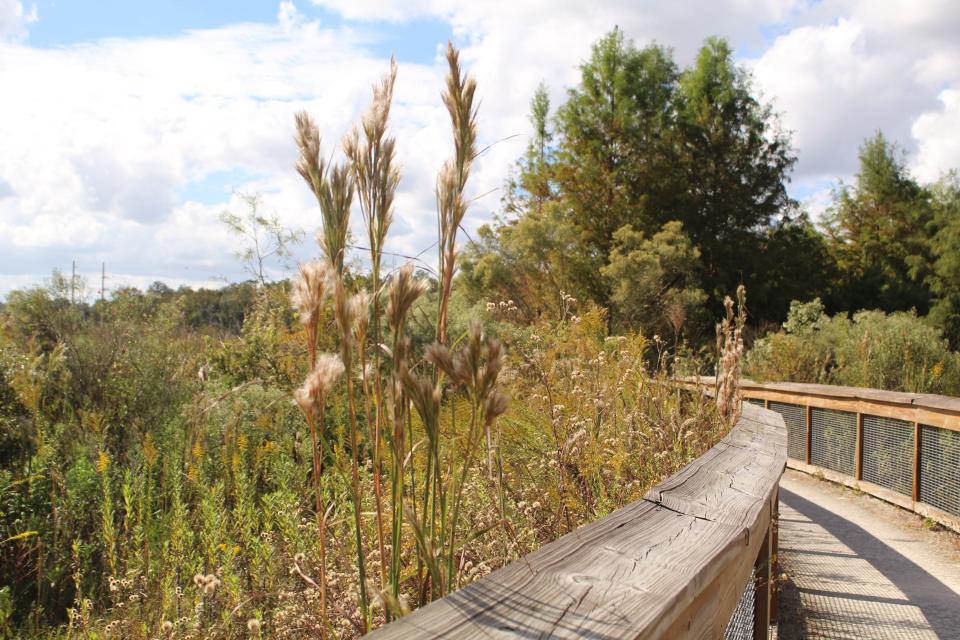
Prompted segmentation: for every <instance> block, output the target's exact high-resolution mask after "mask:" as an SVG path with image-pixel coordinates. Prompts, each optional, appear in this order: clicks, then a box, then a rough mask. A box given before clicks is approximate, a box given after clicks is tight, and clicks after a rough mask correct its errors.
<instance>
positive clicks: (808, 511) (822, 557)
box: [779, 470, 960, 640]
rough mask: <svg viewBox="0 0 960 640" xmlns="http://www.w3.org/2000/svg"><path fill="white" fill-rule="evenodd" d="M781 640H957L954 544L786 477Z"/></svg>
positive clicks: (893, 514) (895, 512) (871, 505)
mask: <svg viewBox="0 0 960 640" xmlns="http://www.w3.org/2000/svg"><path fill="white" fill-rule="evenodd" d="M779 557H780V563H781V571H782V572H783V573H785V574H786V584H785V585H784V588H783V590H782V596H781V603H780V612H781V630H780V640H791V638H830V639H831V640H842V639H846V638H850V639H857V640H859V639H869V638H904V639H910V640H913V639H914V638H916V639H918V640H919V639H921V638H922V639H924V640H926V639H928V638H953V639H958V640H960V538H958V537H957V536H955V535H953V534H952V533H950V532H946V531H932V530H930V529H929V528H926V527H924V526H923V522H922V520H921V519H920V518H919V517H917V516H915V515H913V514H910V513H907V512H905V511H903V510H902V509H899V508H897V507H894V506H892V505H888V504H886V503H884V502H881V501H880V500H877V499H875V498H871V497H869V496H867V495H865V494H859V493H856V492H854V491H851V490H849V489H845V488H843V487H840V486H838V485H835V484H832V483H829V482H824V481H821V480H818V479H816V478H813V477H811V476H808V475H806V474H803V473H799V472H796V471H790V470H787V472H786V473H785V474H784V476H783V480H782V482H781V483H780V551H779Z"/></svg>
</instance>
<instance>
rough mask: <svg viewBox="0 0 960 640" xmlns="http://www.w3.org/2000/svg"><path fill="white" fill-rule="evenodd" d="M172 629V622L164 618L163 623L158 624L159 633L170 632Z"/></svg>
mask: <svg viewBox="0 0 960 640" xmlns="http://www.w3.org/2000/svg"><path fill="white" fill-rule="evenodd" d="M171 631H173V623H172V622H170V621H169V620H164V621H163V624H162V625H160V633H170V632H171Z"/></svg>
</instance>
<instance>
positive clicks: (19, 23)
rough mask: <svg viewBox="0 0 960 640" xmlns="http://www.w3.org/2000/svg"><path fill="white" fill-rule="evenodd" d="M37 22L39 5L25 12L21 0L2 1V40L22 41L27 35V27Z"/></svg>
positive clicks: (0, 22)
mask: <svg viewBox="0 0 960 640" xmlns="http://www.w3.org/2000/svg"><path fill="white" fill-rule="evenodd" d="M36 21H37V5H31V6H30V9H29V10H25V9H24V6H23V2H21V1H20V0H0V40H2V39H4V38H12V39H20V38H23V37H24V36H25V35H26V34H27V25H28V24H30V23H32V22H36Z"/></svg>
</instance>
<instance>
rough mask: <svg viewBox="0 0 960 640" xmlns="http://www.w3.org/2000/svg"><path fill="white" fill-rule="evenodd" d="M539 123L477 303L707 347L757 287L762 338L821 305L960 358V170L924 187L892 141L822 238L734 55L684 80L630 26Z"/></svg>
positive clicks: (773, 127)
mask: <svg viewBox="0 0 960 640" xmlns="http://www.w3.org/2000/svg"><path fill="white" fill-rule="evenodd" d="M531 122H532V124H533V135H532V136H531V142H530V145H529V148H528V149H527V151H526V153H525V154H524V156H523V157H522V158H520V160H519V162H518V163H517V167H516V171H515V175H514V177H513V178H512V179H511V180H510V182H509V184H508V190H507V195H506V197H505V198H504V208H503V211H502V213H501V214H500V216H499V218H498V219H497V221H496V222H495V224H493V225H491V226H487V227H484V228H482V229H480V231H479V233H478V235H477V238H476V242H475V243H474V244H473V245H472V246H471V248H470V250H469V251H468V253H467V255H466V256H465V259H464V274H463V281H464V285H465V287H466V288H467V291H468V293H469V296H470V298H471V300H484V299H500V298H511V299H513V300H514V302H515V304H516V305H517V307H518V308H519V309H520V310H521V312H522V313H523V314H524V315H525V316H526V317H528V318H536V317H539V316H541V315H548V316H553V317H556V316H557V314H558V313H560V312H561V310H562V308H563V304H564V300H565V298H566V297H568V296H572V297H573V298H576V299H579V300H587V301H592V302H595V303H597V304H599V305H601V306H603V307H605V308H608V309H609V310H610V315H609V319H610V321H611V326H612V327H615V328H619V329H630V330H640V331H643V332H644V333H646V334H647V335H654V334H661V335H667V336H673V337H675V338H677V339H678V342H679V339H680V338H686V339H687V340H688V341H689V342H692V343H693V344H695V345H697V344H699V345H703V344H705V343H707V342H709V340H710V339H711V336H712V334H713V331H712V327H711V322H712V320H711V319H712V318H715V317H716V316H717V315H719V314H720V313H721V312H722V307H721V301H722V300H723V297H724V296H725V295H726V294H728V293H729V292H731V291H734V290H735V289H736V287H737V286H738V285H739V284H745V285H746V286H747V288H748V289H749V290H750V300H751V302H750V318H751V323H752V324H753V326H754V327H755V328H760V329H762V328H764V327H767V326H771V325H779V323H781V322H783V320H784V319H785V318H786V314H787V311H788V308H789V306H790V303H791V301H794V300H801V301H809V300H812V299H814V298H816V297H819V298H820V299H821V300H822V301H823V303H824V305H825V308H826V311H828V312H829V313H838V312H847V313H853V312H856V311H859V310H861V309H878V310H880V311H883V312H887V313H889V312H895V311H903V312H908V311H910V310H913V311H914V312H915V313H916V315H917V316H918V317H921V318H924V320H925V321H926V322H928V323H929V324H930V325H932V326H934V327H936V328H937V329H939V330H940V331H941V332H943V335H944V336H945V337H946V338H947V339H948V340H949V341H950V343H951V345H952V346H953V347H954V348H957V347H958V346H960V284H958V283H960V181H958V177H957V174H956V172H951V173H947V174H946V175H945V176H944V177H943V178H942V179H941V180H939V181H938V182H937V183H935V184H931V185H923V184H920V183H918V182H917V181H916V180H914V179H913V178H912V177H911V176H910V173H909V171H908V170H907V168H906V166H905V164H904V160H903V157H902V154H901V153H900V151H899V150H898V148H897V147H896V145H895V144H893V143H891V142H890V141H888V140H887V139H886V138H885V137H884V136H883V135H882V133H879V132H878V133H877V134H876V136H874V137H873V138H871V139H869V140H867V141H865V142H864V144H863V146H862V148H861V149H860V154H859V160H860V170H859V172H858V174H857V175H856V179H855V181H854V182H853V183H852V184H849V185H841V186H840V187H839V188H838V189H837V190H836V192H835V194H834V198H833V203H832V205H831V206H830V208H829V210H828V212H827V215H826V216H825V218H824V220H823V221H822V222H823V225H822V227H819V228H818V227H817V226H815V225H814V224H812V223H811V222H810V220H809V219H808V217H807V215H806V214H805V213H804V212H803V211H802V210H800V208H799V206H798V204H797V203H796V202H795V201H793V200H791V199H790V198H789V197H788V195H787V192H786V183H787V182H788V181H789V179H790V171H791V169H792V167H793V165H794V162H795V157H794V155H793V151H792V148H791V144H790V138H789V135H788V134H787V133H786V132H784V131H783V130H782V129H781V127H780V124H779V119H778V117H777V116H776V114H775V113H773V112H772V110H771V108H770V106H769V105H766V104H763V103H762V102H761V101H760V100H759V99H758V98H757V97H756V95H755V93H754V91H753V88H752V85H751V80H750V76H749V74H748V73H747V72H746V71H745V70H743V69H742V68H739V67H738V66H737V65H736V64H735V63H734V60H733V55H732V52H731V50H730V47H729V46H728V45H727V44H726V43H725V42H724V41H722V40H717V39H709V40H707V41H706V42H705V43H704V45H703V47H702V49H701V50H700V53H699V55H698V56H697V58H696V60H695V61H694V63H693V64H692V65H691V66H690V67H688V68H686V69H679V68H677V66H676V64H675V63H674V62H673V60H672V57H671V53H670V51H669V50H667V49H664V48H663V47H660V46H657V45H650V46H647V47H644V48H642V49H638V48H637V47H636V46H635V45H634V44H633V43H632V42H630V41H629V40H628V39H626V38H625V37H624V36H623V34H622V33H621V32H620V31H619V30H614V31H613V32H611V33H610V34H608V35H607V36H606V37H604V38H603V39H601V40H600V41H599V42H597V44H596V45H595V46H594V48H593V52H592V54H591V56H590V57H589V58H588V59H587V60H586V61H585V62H584V63H583V65H582V66H581V79H580V82H579V84H578V85H577V86H576V87H573V88H571V89H570V90H569V91H568V94H567V99H566V101H565V102H564V103H563V104H561V105H560V106H559V107H558V108H557V109H556V110H555V112H554V113H553V114H552V115H551V109H550V102H549V98H548V94H547V91H546V89H545V88H544V87H542V86H541V87H540V88H539V89H538V91H537V93H536V95H535V97H534V100H533V105H532V113H531ZM840 152H841V153H842V152H843V151H842V150H841V151H840Z"/></svg>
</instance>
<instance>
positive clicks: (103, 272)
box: [100, 262, 107, 302]
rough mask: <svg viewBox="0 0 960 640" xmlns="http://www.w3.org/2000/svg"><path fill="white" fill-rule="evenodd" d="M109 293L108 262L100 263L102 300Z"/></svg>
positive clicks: (101, 300)
mask: <svg viewBox="0 0 960 640" xmlns="http://www.w3.org/2000/svg"><path fill="white" fill-rule="evenodd" d="M106 293H107V263H106V262H101V263H100V302H103V299H104V296H105V295H106Z"/></svg>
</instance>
